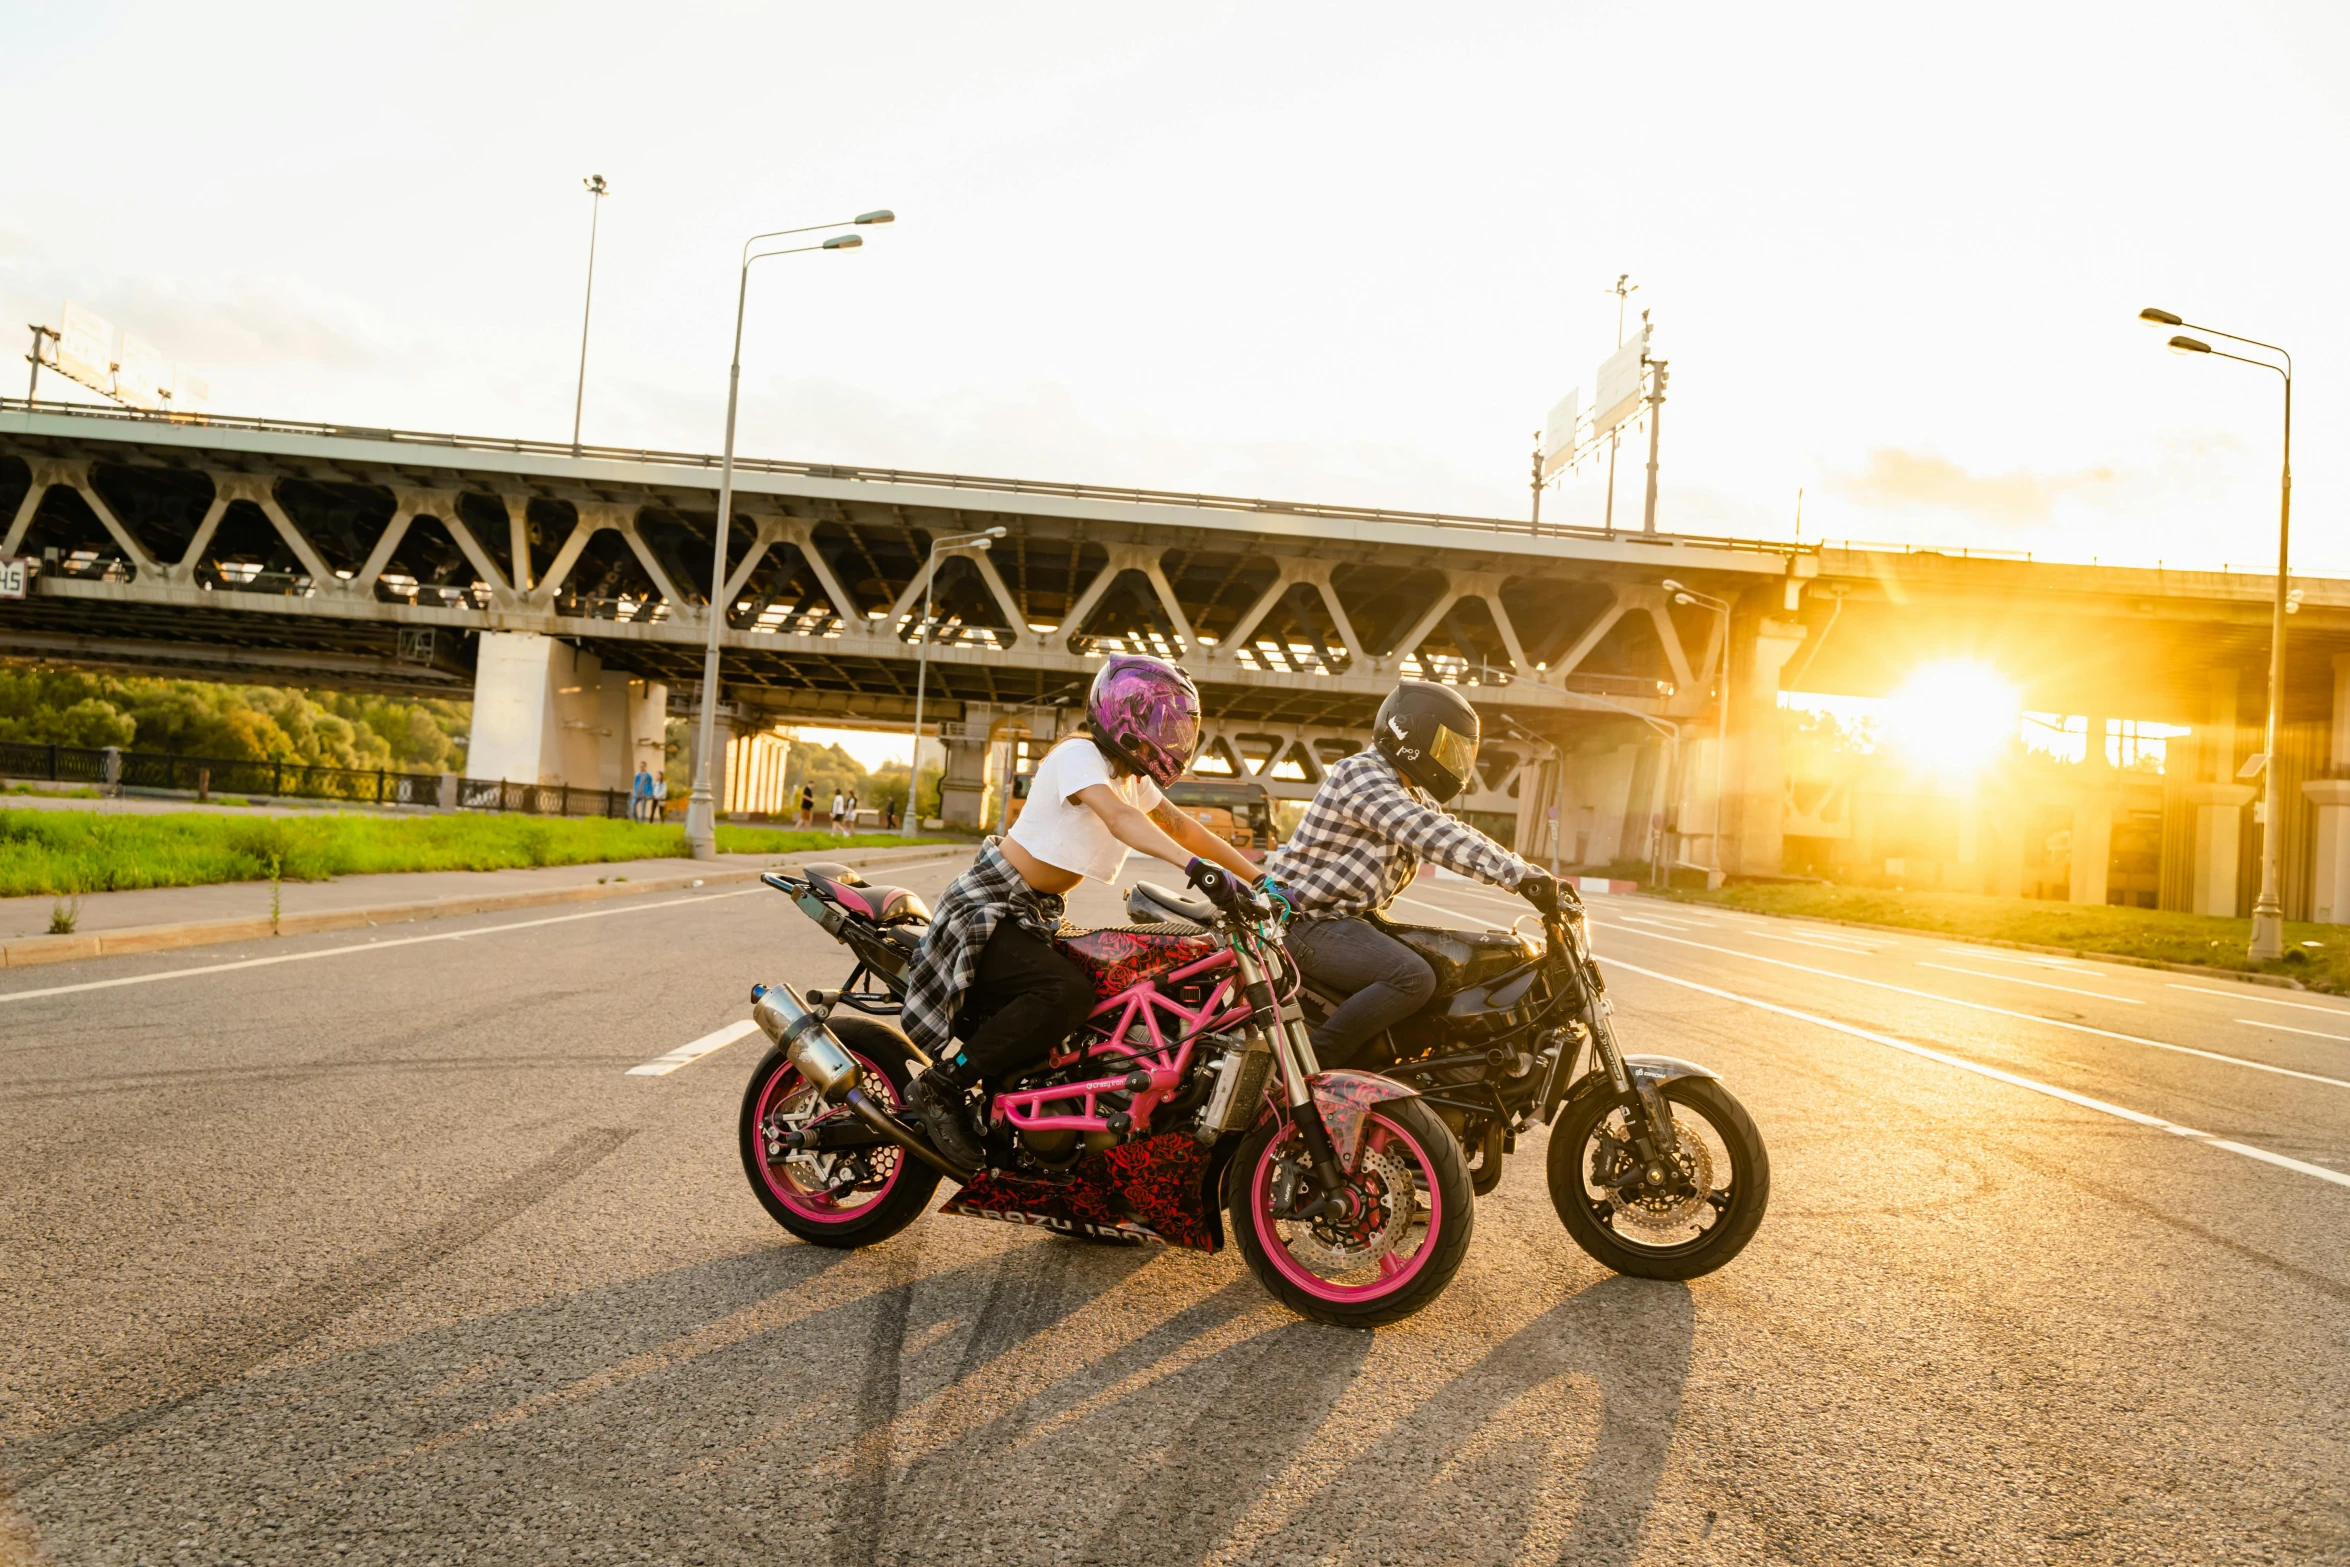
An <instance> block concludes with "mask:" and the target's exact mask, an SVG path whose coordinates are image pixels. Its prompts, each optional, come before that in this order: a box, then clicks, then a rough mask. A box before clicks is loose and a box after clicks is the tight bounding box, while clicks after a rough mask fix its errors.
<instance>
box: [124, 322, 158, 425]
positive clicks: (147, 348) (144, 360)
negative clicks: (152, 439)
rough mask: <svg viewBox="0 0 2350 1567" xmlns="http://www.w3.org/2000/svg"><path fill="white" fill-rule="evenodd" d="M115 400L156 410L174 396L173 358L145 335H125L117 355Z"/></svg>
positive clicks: (134, 406)
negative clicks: (165, 355) (166, 354)
mask: <svg viewBox="0 0 2350 1567" xmlns="http://www.w3.org/2000/svg"><path fill="white" fill-rule="evenodd" d="M115 367H116V368H115V371H114V400H115V401H116V402H118V403H125V404H128V405H129V406H130V407H133V408H144V409H147V410H149V411H150V412H152V411H153V410H155V409H157V408H161V407H162V406H163V403H164V399H165V398H167V397H168V396H170V395H171V361H169V360H167V359H165V358H164V357H163V355H162V354H161V353H160V352H158V351H157V350H156V347H155V345H154V344H152V343H150V342H148V341H146V340H145V339H144V338H137V337H133V336H131V335H130V334H129V333H128V332H125V333H123V334H122V348H121V350H120V351H119V352H118V353H117V354H116V355H115Z"/></svg>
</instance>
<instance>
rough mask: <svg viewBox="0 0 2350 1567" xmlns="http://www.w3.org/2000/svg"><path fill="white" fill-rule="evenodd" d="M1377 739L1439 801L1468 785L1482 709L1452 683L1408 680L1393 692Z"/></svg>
mask: <svg viewBox="0 0 2350 1567" xmlns="http://www.w3.org/2000/svg"><path fill="white" fill-rule="evenodd" d="M1372 727H1373V730H1374V734H1373V738H1372V742H1371V743H1372V744H1373V745H1376V746H1377V747H1378V748H1379V749H1380V750H1381V751H1382V752H1384V753H1385V754H1386V756H1387V759H1388V760H1389V761H1391V762H1393V763H1394V764H1395V770H1396V771H1397V772H1399V773H1401V774H1403V775H1404V776H1405V777H1406V778H1408V779H1410V780H1411V781H1412V782H1413V783H1416V784H1418V785H1419V786H1420V787H1421V788H1423V789H1425V790H1427V791H1428V792H1429V793H1430V794H1432V795H1434V796H1436V798H1437V800H1438V802H1439V803H1441V802H1443V801H1446V800H1449V799H1451V798H1452V797H1453V796H1454V795H1456V794H1459V793H1460V792H1461V790H1463V789H1464V788H1466V787H1468V783H1469V776H1470V770H1471V769H1472V768H1474V767H1475V766H1476V765H1477V735H1478V723H1477V710H1476V709H1475V708H1473V707H1471V706H1470V705H1469V702H1468V699H1467V698H1466V697H1464V696H1462V695H1461V694H1460V693H1459V692H1458V691H1455V690H1454V689H1453V688H1452V687H1450V686H1440V685H1436V684H1434V683H1433V682H1431V681H1426V680H1406V681H1404V682H1402V683H1401V684H1400V685H1398V686H1397V687H1396V688H1395V689H1394V690H1393V691H1390V692H1388V693H1387V700H1386V701H1384V702H1382V703H1380V704H1379V717H1378V718H1377V719H1376V720H1375V721H1374V723H1373V726H1372Z"/></svg>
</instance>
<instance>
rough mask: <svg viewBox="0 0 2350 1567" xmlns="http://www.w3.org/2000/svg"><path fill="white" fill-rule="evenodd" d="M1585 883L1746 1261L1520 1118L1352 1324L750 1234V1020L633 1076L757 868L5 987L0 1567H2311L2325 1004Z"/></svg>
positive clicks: (2334, 1254)
mask: <svg viewBox="0 0 2350 1567" xmlns="http://www.w3.org/2000/svg"><path fill="white" fill-rule="evenodd" d="M952 868H953V866H952V863H951V862H945V861H942V862H939V863H938V864H935V865H926V866H920V867H914V868H910V869H908V868H901V869H899V870H897V871H896V872H894V873H893V874H894V875H895V877H896V879H898V880H900V881H902V882H904V883H906V884H908V885H911V886H913V887H915V888H917V889H918V890H920V891H923V892H925V893H935V892H936V891H937V889H938V888H939V887H940V886H942V885H943V884H944V882H945V880H946V878H947V875H948V874H949V872H950V870H951V869H952ZM1412 897H1413V898H1414V899H1415V900H1417V902H1416V904H1415V905H1414V906H1412V907H1409V908H1407V909H1406V910H1405V911H1403V912H1406V913H1407V914H1411V915H1415V916H1424V917H1427V918H1428V919H1430V920H1431V921H1436V920H1440V919H1444V918H1452V919H1456V920H1459V921H1461V922H1463V923H1476V922H1481V921H1483V920H1485V919H1488V918H1492V919H1494V920H1495V921H1496V922H1500V923H1506V922H1507V920H1508V919H1509V918H1510V917H1511V916H1512V915H1513V914H1515V913H1516V912H1519V910H1520V909H1521V908H1522V905H1518V904H1515V903H1514V902H1513V901H1511V900H1508V899H1506V898H1502V897H1499V896H1497V895H1495V894H1492V893H1489V892H1486V891H1484V890H1481V889H1476V888H1472V887H1467V886H1463V885H1459V884H1452V883H1443V882H1427V881H1424V882H1422V883H1420V884H1419V885H1418V887H1416V888H1415V889H1414V891H1413V893H1412ZM1111 907H1112V905H1111V901H1110V900H1109V899H1108V897H1107V896H1106V895H1102V896H1099V897H1098V898H1097V899H1095V900H1093V901H1091V902H1090V903H1081V904H1080V905H1079V908H1078V910H1077V912H1078V913H1079V915H1080V916H1081V917H1092V918H1097V919H1103V918H1109V917H1111ZM1595 907H1596V909H1597V923H1598V938H1599V942H1600V946H1601V950H1602V951H1603V953H1605V954H1606V955H1607V956H1608V958H1609V959H1610V961H1611V963H1612V964H1613V968H1612V970H1611V982H1612V984H1613V986H1614V994H1615V996H1616V998H1617V1001H1618V1005H1619V1016H1620V1019H1621V1022H1622V1027H1623V1030H1624V1033H1625V1034H1626V1036H1627V1039H1628V1041H1629V1042H1630V1044H1631V1045H1632V1047H1633V1048H1635V1049H1646V1050H1653V1051H1658V1052H1662V1053H1668V1054H1674V1055H1680V1056H1686V1057H1690V1058H1693V1059H1696V1060H1699V1061H1702V1062H1705V1063H1707V1064H1708V1065H1710V1066H1712V1067H1714V1068H1715V1069H1717V1070H1718V1071H1719V1072H1720V1073H1721V1074H1722V1076H1723V1077H1724V1078H1725V1080H1726V1081H1727V1082H1728V1084H1729V1085H1730V1087H1731V1088H1732V1089H1733V1090H1734V1091H1735V1092H1736V1093H1737V1094H1738V1095H1739V1096H1740V1097H1741V1098H1742V1099H1743V1100H1744V1101H1745V1103H1746V1104H1747V1105H1748V1107H1749V1108H1750V1109H1751V1110H1752V1111H1753V1113H1754V1115H1755V1118H1756V1119H1757V1121H1758V1122H1759V1123H1760V1125H1761V1127H1762V1130H1763V1132H1764V1135H1765V1136H1766V1138H1767V1139H1768V1140H1769V1143H1770V1147H1771V1153H1772V1159H1773V1164H1774V1195H1773V1202H1772V1208H1771V1212H1770V1215H1769V1217H1768V1218H1767V1219H1766V1220H1765V1222H1764V1225H1763V1228H1762V1230H1761V1233H1760V1234H1759V1235H1758V1237H1757V1238H1756V1240H1755V1242H1754V1244H1753V1245H1752V1246H1751V1248H1749V1250H1748V1251H1747V1252H1746V1254H1745V1255H1744V1256H1743V1257H1741V1258H1740V1259H1738V1260H1737V1261H1736V1262H1735V1263H1734V1264H1732V1265H1731V1266H1730V1267H1729V1268H1727V1269H1725V1270H1723V1271H1722V1272H1720V1273H1717V1274H1714V1275H1712V1276H1710V1277H1708V1278H1705V1279H1701V1280H1698V1281H1696V1282H1695V1283H1692V1284H1689V1285H1686V1286H1684V1285H1668V1284H1657V1283H1646V1282H1641V1281H1636V1280H1630V1279H1620V1278H1616V1277H1613V1276H1611V1275H1609V1274H1607V1273H1606V1272H1605V1271H1604V1270H1602V1269H1601V1268H1600V1267H1598V1266H1597V1265H1596V1264H1594V1263H1593V1262H1591V1261H1590V1260H1588V1259H1587V1258H1586V1257H1585V1256H1584V1255H1583V1254H1582V1253H1581V1252H1580V1251H1578V1250H1577V1249H1576V1248H1575V1247H1574V1246H1573V1245H1572V1244H1571V1243H1570V1242H1569V1241H1568V1240H1567V1238H1566V1236H1565V1234H1564V1232H1563V1231H1562V1230H1561V1229H1560V1227H1559V1225H1558V1222H1557V1220H1556V1218H1555V1217H1554V1216H1553V1214H1552V1212H1551V1209H1550V1205H1549V1201H1548V1198H1547V1196H1546V1195H1545V1192H1544V1190H1543V1183H1542V1160H1541V1157H1540V1155H1541V1152H1542V1147H1541V1142H1540V1139H1539V1138H1536V1139H1533V1140H1531V1144H1530V1146H1529V1145H1528V1144H1521V1152H1520V1155H1519V1156H1518V1157H1517V1158H1516V1159H1514V1160H1513V1161H1512V1163H1511V1166H1510V1169H1509V1173H1508V1175H1507V1177H1506V1179H1505V1181H1504V1183H1503V1185H1502V1187H1501V1189H1500V1190H1499V1191H1498V1192H1496V1193H1495V1194H1494V1195H1493V1196H1491V1197H1489V1198H1487V1199H1484V1200H1483V1201H1482V1203H1481V1204H1480V1208H1479V1213H1478V1231H1477V1240H1476V1245H1475V1248H1474V1250H1473V1252H1472V1255H1471V1257H1470V1260H1469V1262H1468V1264H1467V1266H1466V1267H1465V1268H1464V1269H1463V1270H1462V1272H1461V1274H1460V1276H1459V1278H1458V1279H1457V1280H1456V1282H1455V1283H1454V1285H1453V1287H1452V1289H1451V1290H1450V1291H1449V1292H1448V1293H1447V1294H1446V1295H1445V1296H1444V1297H1443V1299H1441V1300H1440V1301H1439V1302H1438V1303H1437V1304H1436V1305H1435V1306H1434V1307H1432V1308H1431V1309H1430V1310H1428V1311H1427V1312H1425V1313H1423V1314H1422V1315H1421V1316H1419V1317H1417V1318H1414V1319H1412V1320H1411V1321H1410V1322H1408V1323H1405V1324H1402V1325H1400V1326H1398V1327H1394V1328H1390V1329H1385V1330H1382V1331H1380V1332H1378V1333H1376V1334H1369V1333H1353V1332H1346V1331H1341V1330H1336V1329H1331V1328H1325V1327H1320V1326H1316V1325H1312V1324H1308V1323H1304V1322H1300V1321H1298V1320H1296V1319H1294V1318H1292V1317H1289V1316H1288V1315H1287V1314H1286V1313H1284V1312H1282V1311H1281V1310H1280V1309H1279V1308H1277V1307H1276V1306H1274V1305H1273V1304H1272V1302H1271V1301H1270V1300H1269V1298H1268V1297H1266V1296H1265V1295H1264V1293H1263V1292H1262V1291H1261V1290H1260V1289H1259V1288H1258V1287H1257V1285H1256V1284H1255V1282H1254V1281H1253V1280H1252V1279H1251V1278H1250V1277H1249V1275H1248V1274H1247V1272H1246V1270H1245V1269H1243V1268H1242V1266H1241V1265H1240V1263H1239V1261H1238V1259H1237V1257H1236V1256H1235V1255H1234V1254H1232V1253H1231V1252H1229V1251H1228V1252H1226V1253H1225V1254H1223V1255H1221V1256H1218V1257H1214V1258H1204V1257H1199V1256H1195V1255H1191V1254H1187V1253H1178V1252H1172V1251H1166V1250H1161V1249H1156V1248H1151V1249H1135V1250H1119V1249H1101V1248H1094V1247H1087V1246H1080V1245H1075V1244H1072V1243H1069V1242H1066V1241H1062V1240H1058V1239H1054V1238H1051V1237H1046V1236H1041V1235H1038V1234H1035V1233H1033V1232H1027V1231H1021V1230H1016V1229H1013V1228H1010V1227H1008V1226H1003V1225H994V1224H986V1223H979V1222H973V1221H966V1220H958V1219H950V1218H943V1217H936V1216H933V1217H931V1218H927V1219H925V1220H923V1221H922V1222H921V1223H919V1224H917V1225H916V1226H914V1227H913V1228H912V1229H911V1230H909V1231H907V1232H906V1233H905V1234H903V1235H901V1236H900V1237H898V1238H897V1239H895V1240H893V1241H891V1242H889V1243H888V1244H886V1245H884V1246H881V1247H879V1248H876V1249H874V1250H872V1251H868V1252H861V1253H855V1254H850V1255H845V1256H844V1255H841V1254H838V1253H832V1252H827V1251H822V1250H818V1249H815V1248H811V1247H806V1246H802V1245H799V1244H797V1243H795V1242H792V1241H791V1240H790V1239H789V1238H788V1237H786V1236H785V1235H784V1234H783V1233H782V1232H781V1231H779V1230H777V1229H776V1228H775V1227H774V1226H773V1225H772V1224H770V1223H769V1221H768V1220H767V1219H766V1217H765V1216H764V1214H763V1213H762V1212H761V1210H760V1209H759V1207H758V1206H757V1204H756V1203H755V1202H754V1201H753V1200H752V1198H751V1196H750V1193H749V1192H748V1191H747V1190H746V1188H745V1186H744V1182H743V1177H742V1174H741V1170H740V1167H739V1165H738V1163H737V1158H736V1153H735V1147H734V1131H735V1114H736V1106H737V1101H738V1098H739V1095H740V1092H741V1089H742V1084H743V1080H744V1077H745V1075H746V1074H747V1073H748V1071H749V1069H750V1067H751V1064H752V1061H753V1058H754V1050H755V1044H756V1041H744V1042H741V1043H737V1044H734V1045H731V1046H728V1047H726V1048H722V1049H718V1050H715V1051H713V1052H711V1053H709V1054H706V1055H703V1056H701V1057H700V1058H699V1059H697V1060H694V1061H692V1062H691V1063H690V1064H687V1065H683V1066H680V1067H677V1068H676V1069H675V1070H672V1071H669V1072H666V1073H664V1074H662V1075H631V1074H630V1072H629V1068H631V1067H633V1066H637V1065H640V1064H642V1063H645V1062H648V1061H651V1060H653V1059H655V1058H657V1057H660V1056H663V1055H665V1054H669V1053H671V1052H672V1051H675V1050H676V1049H677V1047H680V1046H683V1045H686V1044H687V1043H689V1042H691V1041H694V1040H697V1039H701V1038H703V1037H705V1036H708V1035H710V1034H712V1033H714V1032H716V1031H718V1030H721V1029H723V1028H724V1027H725V1026H726V1025H728V1024H729V1023H732V1022H734V1021H736V1020H739V1019H741V1018H742V1017H743V1016H744V1015H745V1014H746V1010H747V1008H746V990H747V987H748V985H749V984H750V982H751V981H752V980H754V979H757V978H761V977H779V976H780V977H791V978H797V979H800V980H802V981H803V982H808V983H828V982H830V981H832V980H834V979H836V978H837V977H839V975H840V974H841V972H842V969H843V965H842V964H841V963H840V962H839V958H838V950H839V949H837V948H835V947H834V946H833V945H832V944H831V943H830V942H828V941H826V940H824V939H823V937H822V936H821V934H820V933H819V932H818V931H817V930H816V928H815V927H814V926H813V925H812V924H810V923H809V922H808V921H807V920H805V919H804V918H802V917H801V916H800V915H799V914H798V913H797V912H796V911H794V910H793V909H792V908H791V907H790V906H789V905H788V904H787V903H786V902H785V900H783V899H782V898H780V897H778V896H776V895H775V894H773V893H770V892H766V891H764V890H762V889H757V888H751V889H736V888H711V889H707V890H704V891H701V892H696V893H693V894H690V895H670V896H659V897H651V898H646V899H641V900H627V901H622V902H615V903H612V904H599V905H596V906H594V907H593V908H592V909H589V910H586V911H553V912H548V913H539V912H533V913H531V914H528V915H505V916H496V915H489V916H482V917H479V918H475V919H468V920H463V921H452V922H447V923H446V924H445V925H435V926H433V927H430V928H426V927H415V926H410V927H400V928H398V929H396V930H393V931H391V932H389V933H385V934H379V936H378V938H377V939H376V940H374V941H373V942H369V941H366V940H364V939H361V938H358V937H355V936H353V935H351V934H349V933H344V934H339V935H332V936H318V937H304V938H289V939H286V940H282V941H277V942H271V943H257V944H254V945H252V946H249V947H226V948H208V949H204V950H203V951H202V952H200V953H179V954H156V955H152V956H145V957H134V958H123V959H114V960H104V961H99V962H92V963H81V964H73V965H63V966H59V967H56V968H50V969H43V970H39V971H28V972H26V973H23V974H18V975H11V976H8V977H7V980H6V983H5V985H0V1161H4V1169H5V1179H4V1182H0V1202H4V1204H5V1219H6V1223H5V1226H4V1227H0V1320H4V1321H5V1322H7V1323H8V1324H9V1332H8V1333H7V1335H6V1337H5V1339H0V1481H4V1483H5V1486H6V1494H5V1499H4V1500H0V1562H15V1561H17V1560H20V1559H21V1560H46V1561H52V1562H57V1563H69V1562H70V1563H80V1562H177V1561H189V1562H216V1561H250V1562H302V1563H316V1562H321V1561H325V1562H337V1561H340V1562H349V1563H372V1562H400V1561H404V1562H419V1563H422V1562H433V1561H440V1562H459V1561H466V1562H498V1563H505V1562H515V1563H541V1562H573V1561H579V1562H637V1561H653V1562H708V1563H721V1562H760V1563H774V1562H790V1563H843V1564H852V1563H853V1564H863V1563H881V1562H888V1563H899V1562H903V1563H915V1562H922V1563H929V1562H969V1561H1002V1562H1032V1561H1072V1562H1074V1561H1104V1562H1149V1563H1153V1564H1179V1563H1195V1562H1219V1563H1225V1562H1229V1563H1250V1562H1293V1561H1294V1562H1308V1561H1311V1562H1341V1563H1386V1562H1419V1561H1428V1562H1445V1563H1471V1562H1473V1563H1500V1562H1518V1561H1524V1562H1552V1561H1572V1562H1577V1563H1589V1562H1603V1563H1613V1562H1635V1561H1637V1562H1682V1561H1688V1562H1714V1561H1720V1562H1758V1561H1799V1562H1882V1561H1905V1560H1936V1561H1941V1560H1948V1561H1959V1562H2044V1561H2045V1562H2109V1561H2146V1562H2156V1561H2164V1562H2168V1561H2196V1562H2206V1561H2209V1562H2220V1561H2227V1562H2234V1561H2272V1560H2273V1561H2334V1560H2350V1452H2346V1450H2345V1447H2346V1444H2345V1429H2346V1424H2350V1422H2346V1418H2345V1417H2346V1414H2350V1396H2346V1395H2350V1376H2346V1374H2345V1361H2346V1359H2350V1251H2346V1248H2345V1241H2346V1240H2350V1004H2344V1003H2341V1002H2336V1001H2332V1000H2328V999H2325V998H2321V997H2313V996H2306V995H2300V994H2297V993H2294V992H2290V991H2281V990H2273V989H2265V988H2260V987H2255V986H2249V985H2239V984H2231V983H2228V982H2226V981H2220V980H2212V981H2205V980H2201V979H2195V978H2190V977H2187V976H2181V975H2177V974H2170V973H2164V972H2158V971H2148V970H2139V969H2129V968H2121V967H2117V966H2109V965H2102V964H2091V963H2068V962H2065V961H2063V960H2056V959H2038V958H2033V957H2031V956H2029V955H2026V954H2018V953H2009V952H2001V951H1998V950H1997V949H1988V948H1980V947H1969V946H1964V945H1961V944H1959V943H1955V942H1948V941H1941V940H1937V939H1934V938H1928V937H1912V936H1881V935H1878V934H1875V933H1863V932H1854V931H1849V930H1838V929H1835V928H1832V927H1815V926H1808V925H1802V924H1794V923H1789V922H1783V921H1770V920H1762V919H1754V918H1746V917H1741V916H1735V915H1728V914H1722V913H1718V912H1715V911H1711V910H1699V911H1691V910H1688V909H1685V908H1682V907H1680V906H1675V905H1668V904H1657V903H1652V902H1648V901H1644V900H1637V899H1629V898H1617V899H1601V900H1595Z"/></svg>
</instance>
